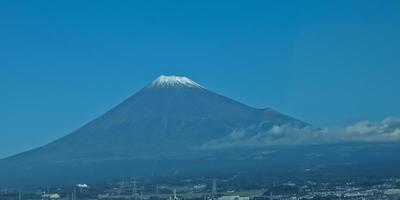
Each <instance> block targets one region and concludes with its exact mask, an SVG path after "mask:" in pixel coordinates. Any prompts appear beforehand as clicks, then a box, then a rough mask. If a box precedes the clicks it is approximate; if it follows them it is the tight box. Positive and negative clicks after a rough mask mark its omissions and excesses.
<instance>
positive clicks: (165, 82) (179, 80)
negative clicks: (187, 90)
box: [149, 75, 204, 88]
mask: <svg viewBox="0 0 400 200" xmlns="http://www.w3.org/2000/svg"><path fill="white" fill-rule="evenodd" d="M149 87H191V88H204V87H203V86H201V85H200V84H198V83H196V82H194V81H192V80H190V79H189V78H187V77H184V76H165V75H161V76H159V77H158V78H157V79H155V80H154V81H153V82H151V84H150V85H149Z"/></svg>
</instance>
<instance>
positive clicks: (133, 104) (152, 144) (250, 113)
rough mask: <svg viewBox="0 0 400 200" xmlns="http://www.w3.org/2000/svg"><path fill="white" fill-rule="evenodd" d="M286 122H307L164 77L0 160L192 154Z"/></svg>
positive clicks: (26, 165)
mask: <svg viewBox="0 0 400 200" xmlns="http://www.w3.org/2000/svg"><path fill="white" fill-rule="evenodd" d="M282 124H290V125H291V126H295V127H304V126H306V125H307V124H306V123H304V122H301V121H299V120H296V119H294V118H291V117H289V116H286V115H283V114H280V113H279V112H276V111H273V110H272V109H256V108H252V107H249V106H247V105H244V104H242V103H239V102H237V101H234V100H232V99H229V98H227V97H224V96H221V95H219V94H216V93H214V92H211V91H209V90H207V89H205V88H204V87H203V86H201V85H199V84H197V83H195V82H193V81H192V80H190V79H188V78H186V77H177V76H160V77H158V78H157V79H156V80H154V81H153V82H151V83H150V84H149V85H147V86H146V87H145V88H143V89H142V90H140V91H139V92H137V93H136V94H134V95H133V96H131V97H130V98H128V99H127V100H125V101H124V102H122V103H121V104H119V105H118V106H116V107H115V108H113V109H111V110H110V111H108V112H107V113H105V114H104V115H102V116H100V117H99V118H97V119H95V120H93V121H92V122H90V123H88V124H86V125H85V126H83V127H81V128H79V129H78V130H76V131H74V132H73V133H71V134H69V135H67V136H65V137H63V138H60V139H58V140H56V141H54V142H52V143H50V144H48V145H45V146H43V147H40V148H37V149H34V150H31V151H28V152H25V153H22V154H19V155H16V156H13V157H10V158H6V159H4V160H2V161H0V164H1V165H2V166H5V167H8V168H13V169H15V168H17V169H29V170H31V169H34V166H36V165H40V166H43V165H46V164H66V163H68V164H72V165H80V164H81V163H91V162H97V161H113V160H118V161H123V160H132V159H150V160H151V159H163V158H176V157H181V156H189V157H191V156H193V155H196V153H198V151H200V147H201V145H202V144H204V143H206V142H208V141H210V140H214V139H218V138H223V137H224V136H227V135H228V134H230V133H231V132H232V131H234V130H236V129H239V128H244V127H249V126H260V127H262V128H264V129H270V128H271V127H272V126H273V125H282ZM189 152H190V153H193V154H189ZM0 169H1V166H0Z"/></svg>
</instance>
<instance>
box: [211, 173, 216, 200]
mask: <svg viewBox="0 0 400 200" xmlns="http://www.w3.org/2000/svg"><path fill="white" fill-rule="evenodd" d="M211 198H212V199H213V200H214V199H216V198H217V183H216V181H215V178H214V179H213V183H212V191H211Z"/></svg>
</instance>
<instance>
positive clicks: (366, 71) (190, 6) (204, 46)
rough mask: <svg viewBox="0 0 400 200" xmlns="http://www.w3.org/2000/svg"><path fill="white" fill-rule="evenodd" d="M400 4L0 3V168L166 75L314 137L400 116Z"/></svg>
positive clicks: (369, 2)
mask: <svg viewBox="0 0 400 200" xmlns="http://www.w3.org/2000/svg"><path fill="white" fill-rule="evenodd" d="M399 11H400V1H382V0H376V1H349V0H344V1H319V0H318V1H232V0H229V1H218V2H217V1H85V2H83V1H53V0H51V1H50V0H49V1H10V0H4V1H1V2H0V157H4V156H7V155H11V154H14V153H16V152H20V151H24V150H27V149H30V148H32V147H36V146H39V145H42V144H45V143H47V142H49V141H51V140H54V139H56V138H58V137H60V136H63V135H65V134H67V133H69V132H71V131H72V130H74V129H76V128H78V127H80V126H81V125H83V124H85V123H86V122H88V121H89V120H91V119H93V118H94V117H96V116H98V115H99V114H102V113H103V112H105V111H107V110H108V109H110V108H111V107H113V106H114V105H116V104H118V103H119V102H121V101H122V100H124V99H125V98H127V97H128V96H130V95H132V94H133V93H135V92H136V91H137V90H139V89H140V88H142V87H143V86H144V85H145V84H147V83H148V82H150V81H151V80H152V79H154V78H156V77H157V76H158V75H160V74H167V75H168V74H174V75H185V76H188V77H189V78H191V79H193V80H195V81H197V82H198V83H200V84H202V85H204V86H206V87H207V88H209V89H211V90H213V91H216V92H218V93H221V94H223V95H226V96H228V97H231V98H234V99H236V100H239V101H241V102H244V103H246V104H249V105H251V106H254V107H273V108H275V109H277V110H279V111H281V112H283V113H286V114H289V115H292V116H294V117H297V118H299V119H302V120H304V121H307V122H309V123H313V124H317V125H332V124H338V123H343V122H345V121H347V120H359V119H372V120H375V119H382V118H385V117H387V116H399V115H400V106H399V102H400V92H399V91H400V90H399V86H400V38H399V36H400V12H399Z"/></svg>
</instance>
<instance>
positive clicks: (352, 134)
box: [203, 117, 400, 148]
mask: <svg viewBox="0 0 400 200" xmlns="http://www.w3.org/2000/svg"><path fill="white" fill-rule="evenodd" d="M260 127H263V126H262V124H260V125H258V126H251V127H247V128H241V129H236V130H234V131H232V133H231V134H229V135H228V136H225V137H222V138H219V139H216V140H212V141H210V142H208V143H206V144H205V145H204V146H203V147H204V148H227V147H237V146H266V145H282V144H285V145H291V144H321V143H333V142H348V141H359V142H362V141H364V142H383V141H400V118H392V117H390V118H386V119H384V120H382V121H367V120H365V121H358V122H354V123H351V124H347V125H341V126H334V127H326V128H316V127H313V126H307V127H302V128H299V127H293V126H291V125H289V124H284V125H273V126H272V127H269V128H268V129H266V130H265V129H262V128H260Z"/></svg>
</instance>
